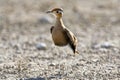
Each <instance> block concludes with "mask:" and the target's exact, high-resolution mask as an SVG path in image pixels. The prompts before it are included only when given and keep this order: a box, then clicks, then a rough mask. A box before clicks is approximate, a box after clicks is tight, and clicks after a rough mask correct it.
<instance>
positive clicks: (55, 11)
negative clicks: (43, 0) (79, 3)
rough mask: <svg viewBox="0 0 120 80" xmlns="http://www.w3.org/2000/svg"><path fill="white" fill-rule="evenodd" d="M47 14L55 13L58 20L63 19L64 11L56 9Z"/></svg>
mask: <svg viewBox="0 0 120 80" xmlns="http://www.w3.org/2000/svg"><path fill="white" fill-rule="evenodd" d="M47 13H53V14H54V15H55V16H56V17H57V18H61V17H62V15H63V9H61V8H54V9H52V10H50V11H47Z"/></svg>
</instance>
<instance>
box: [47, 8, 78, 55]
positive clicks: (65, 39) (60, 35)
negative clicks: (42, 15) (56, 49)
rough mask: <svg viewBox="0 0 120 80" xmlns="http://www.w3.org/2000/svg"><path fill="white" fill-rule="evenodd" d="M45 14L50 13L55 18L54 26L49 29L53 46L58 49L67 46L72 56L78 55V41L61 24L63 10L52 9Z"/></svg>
mask: <svg viewBox="0 0 120 80" xmlns="http://www.w3.org/2000/svg"><path fill="white" fill-rule="evenodd" d="M47 13H52V14H53V15H54V16H55V18H56V22H55V25H54V26H51V28H50V32H51V35H52V39H53V42H54V44H55V45H56V46H60V47H62V46H66V45H69V46H70V47H71V49H72V51H73V53H74V54H76V53H79V52H78V50H77V42H78V40H77V38H76V36H75V35H74V34H73V33H72V32H71V31H70V30H69V29H68V28H67V27H66V26H65V25H64V23H63V20H62V17H63V9H62V8H54V9H52V10H49V11H47Z"/></svg>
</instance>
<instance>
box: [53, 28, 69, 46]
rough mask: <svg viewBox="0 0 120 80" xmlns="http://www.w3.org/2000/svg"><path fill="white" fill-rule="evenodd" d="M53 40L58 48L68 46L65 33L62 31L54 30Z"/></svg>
mask: <svg viewBox="0 0 120 80" xmlns="http://www.w3.org/2000/svg"><path fill="white" fill-rule="evenodd" d="M52 38H53V41H54V43H55V45H57V46H65V45H67V44H68V42H67V39H66V36H65V34H64V31H63V30H62V29H53V31H52Z"/></svg>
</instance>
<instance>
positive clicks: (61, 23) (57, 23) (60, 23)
mask: <svg viewBox="0 0 120 80" xmlns="http://www.w3.org/2000/svg"><path fill="white" fill-rule="evenodd" d="M55 26H56V27H65V26H64V24H63V20H62V18H56V23H55Z"/></svg>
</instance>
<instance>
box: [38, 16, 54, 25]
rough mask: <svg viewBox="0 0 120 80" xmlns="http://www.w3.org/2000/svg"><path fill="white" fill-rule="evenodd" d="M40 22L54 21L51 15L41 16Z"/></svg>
mask: <svg viewBox="0 0 120 80" xmlns="http://www.w3.org/2000/svg"><path fill="white" fill-rule="evenodd" d="M39 22H40V23H42V24H46V23H52V22H53V19H52V18H51V17H49V16H44V15H43V16H41V17H40V18H39Z"/></svg>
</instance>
